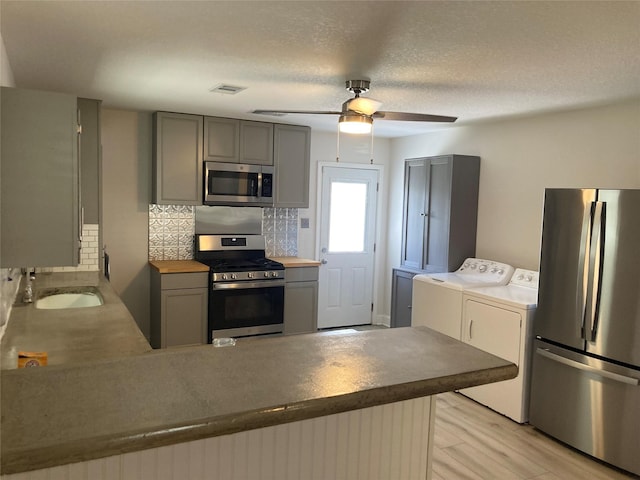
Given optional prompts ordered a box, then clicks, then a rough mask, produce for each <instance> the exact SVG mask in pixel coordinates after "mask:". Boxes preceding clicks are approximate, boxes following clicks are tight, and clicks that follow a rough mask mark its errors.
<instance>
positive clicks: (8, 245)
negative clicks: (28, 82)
mask: <svg viewBox="0 0 640 480" xmlns="http://www.w3.org/2000/svg"><path fill="white" fill-rule="evenodd" d="M0 95H1V101H0V104H1V114H2V119H1V122H2V133H1V141H0V149H1V151H0V155H1V157H2V173H1V175H0V177H1V186H0V192H1V196H2V198H1V203H0V208H1V215H0V216H1V218H0V223H1V225H2V233H1V235H2V239H1V244H2V247H1V248H2V250H1V252H0V257H1V265H0V266H2V267H32V266H38V267H58V266H75V265H77V264H78V263H79V256H80V255H79V254H80V235H81V225H80V222H81V215H80V207H81V200H80V195H81V190H80V184H79V182H80V173H79V161H78V144H79V141H80V139H79V135H78V106H77V98H76V97H75V96H72V95H66V94H61V93H52V92H42V91H36V90H23V89H17V88H9V87H2V89H1V90H0Z"/></svg>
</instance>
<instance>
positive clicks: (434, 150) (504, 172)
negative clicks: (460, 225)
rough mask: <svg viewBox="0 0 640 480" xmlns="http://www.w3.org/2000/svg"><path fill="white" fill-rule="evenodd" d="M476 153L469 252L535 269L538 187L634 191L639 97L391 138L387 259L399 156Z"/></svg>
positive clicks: (395, 216)
mask: <svg viewBox="0 0 640 480" xmlns="http://www.w3.org/2000/svg"><path fill="white" fill-rule="evenodd" d="M448 153H458V154H467V155H478V156H480V157H481V161H480V195H479V205H478V208H479V210H478V233H477V248H476V256H478V257H481V258H488V259H492V260H498V261H502V262H506V263H510V264H513V265H514V266H517V267H523V268H528V269H537V268H538V263H539V247H540V235H541V226H542V225H541V221H542V207H543V197H544V189H545V187H608V188H640V99H637V100H635V101H628V102H624V103H618V104H613V105H607V106H600V107H593V108H587V109H581V110H573V111H567V112H562V113H549V114H541V115H536V116H531V117H526V118H524V117H523V118H518V119H512V120H504V121H499V122H494V123H489V124H477V125H469V126H464V127H463V126H461V127H453V128H451V129H447V130H442V131H438V132H432V133H429V134H425V135H419V136H413V137H406V138H399V139H394V140H392V141H391V158H392V169H391V175H390V177H391V178H390V181H391V185H390V189H391V190H390V191H391V195H390V198H389V214H388V217H389V220H390V221H389V232H390V234H389V238H388V246H389V250H388V263H387V271H386V273H385V275H386V278H387V281H388V287H387V291H388V292H390V290H391V287H390V282H391V268H392V267H393V266H396V265H398V264H399V263H400V242H401V238H400V233H399V232H400V231H401V225H402V188H403V175H404V173H403V161H404V159H406V158H412V157H422V156H431V155H440V154H448Z"/></svg>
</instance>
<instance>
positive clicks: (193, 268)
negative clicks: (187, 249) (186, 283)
mask: <svg viewBox="0 0 640 480" xmlns="http://www.w3.org/2000/svg"><path fill="white" fill-rule="evenodd" d="M149 265H151V266H152V267H153V268H155V269H156V270H157V271H158V272H160V273H197V272H208V271H209V267H207V266H206V265H205V264H204V263H200V262H196V261H195V260H152V261H150V262H149Z"/></svg>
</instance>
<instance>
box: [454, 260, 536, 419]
mask: <svg viewBox="0 0 640 480" xmlns="http://www.w3.org/2000/svg"><path fill="white" fill-rule="evenodd" d="M537 303H538V272H534V271H531V270H524V269H521V268H518V269H516V271H515V272H514V274H513V276H512V277H511V281H510V282H509V284H508V285H504V286H497V287H496V286H494V287H479V288H471V289H469V290H466V291H465V292H464V293H463V307H462V310H463V315H462V316H463V322H462V341H463V342H465V343H468V344H470V345H473V346H474V347H476V348H479V349H481V350H484V351H485V352H488V353H491V354H493V355H496V356H498V357H501V358H503V359H505V360H508V361H510V362H513V363H515V364H516V365H517V366H518V376H517V377H516V378H513V379H511V380H506V381H503V382H498V383H492V384H488V385H481V386H479V387H473V388H465V389H463V390H460V393H462V394H464V395H465V396H467V397H469V398H472V399H474V400H476V401H477V402H479V403H481V404H483V405H486V406H487V407H489V408H491V409H493V410H495V411H496V412H499V413H501V414H503V415H506V416H507V417H509V418H511V419H513V420H515V421H516V422H518V423H525V422H527V421H528V414H529V373H530V370H531V348H532V342H533V339H532V326H533V314H534V312H535V309H536V306H537Z"/></svg>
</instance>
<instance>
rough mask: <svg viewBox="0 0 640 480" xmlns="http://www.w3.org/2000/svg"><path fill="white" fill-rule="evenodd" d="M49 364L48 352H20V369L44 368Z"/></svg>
mask: <svg viewBox="0 0 640 480" xmlns="http://www.w3.org/2000/svg"><path fill="white" fill-rule="evenodd" d="M46 364H47V352H18V368H25V367H43V366H45V365H46Z"/></svg>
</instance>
